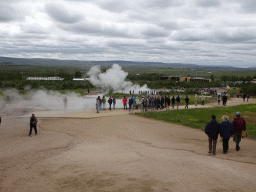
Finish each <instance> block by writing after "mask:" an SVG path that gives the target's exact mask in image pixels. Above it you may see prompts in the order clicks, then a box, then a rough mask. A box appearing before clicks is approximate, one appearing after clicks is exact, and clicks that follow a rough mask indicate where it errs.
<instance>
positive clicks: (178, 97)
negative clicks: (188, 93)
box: [176, 95, 180, 109]
mask: <svg viewBox="0 0 256 192" xmlns="http://www.w3.org/2000/svg"><path fill="white" fill-rule="evenodd" d="M176 101H177V109H179V105H180V96H179V95H178V96H177V97H176Z"/></svg>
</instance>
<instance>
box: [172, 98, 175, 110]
mask: <svg viewBox="0 0 256 192" xmlns="http://www.w3.org/2000/svg"><path fill="white" fill-rule="evenodd" d="M171 100H172V108H173V109H174V105H175V98H174V96H172V99H171Z"/></svg>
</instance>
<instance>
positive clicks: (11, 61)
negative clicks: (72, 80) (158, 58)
mask: <svg viewBox="0 0 256 192" xmlns="http://www.w3.org/2000/svg"><path fill="white" fill-rule="evenodd" d="M114 63H117V64H119V65H120V66H122V67H135V68H136V67H137V68H144V67H151V68H177V69H196V68H198V69H199V68H200V69H208V70H212V69H217V70H218V69H233V70H236V69H239V70H241V68H236V67H232V66H205V65H196V64H186V63H162V62H134V61H121V60H113V61H78V60H57V59H24V58H10V57H0V65H5V66H6V65H12V66H14V65H19V66H20V65H40V66H74V67H82V66H84V67H86V66H87V67H91V66H94V65H100V66H101V67H111V66H112V65H113V64H114ZM247 69H248V68H247ZM253 69H256V68H255V67H254V68H253Z"/></svg>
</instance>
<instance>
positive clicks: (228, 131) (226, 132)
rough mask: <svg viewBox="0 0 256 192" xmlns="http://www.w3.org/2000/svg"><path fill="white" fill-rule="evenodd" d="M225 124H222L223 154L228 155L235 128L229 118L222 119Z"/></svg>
mask: <svg viewBox="0 0 256 192" xmlns="http://www.w3.org/2000/svg"><path fill="white" fill-rule="evenodd" d="M222 119H223V122H222V123H221V124H220V136H221V138H222V142H223V152H222V153H223V154H227V152H228V146H229V145H228V142H229V139H230V136H231V135H233V134H234V127H233V125H232V123H231V122H230V121H229V120H228V119H229V118H228V116H223V117H222Z"/></svg>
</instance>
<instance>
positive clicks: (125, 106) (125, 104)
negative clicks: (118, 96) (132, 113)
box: [123, 96, 127, 110]
mask: <svg viewBox="0 0 256 192" xmlns="http://www.w3.org/2000/svg"><path fill="white" fill-rule="evenodd" d="M123 104H124V110H125V109H126V110H127V99H126V98H125V96H124V98H123Z"/></svg>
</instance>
